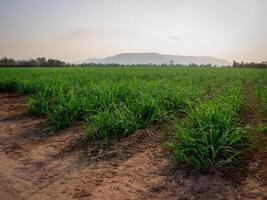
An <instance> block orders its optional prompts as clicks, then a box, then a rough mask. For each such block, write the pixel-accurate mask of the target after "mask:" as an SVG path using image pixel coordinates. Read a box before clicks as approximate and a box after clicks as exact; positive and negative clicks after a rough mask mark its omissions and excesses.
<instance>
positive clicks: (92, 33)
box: [0, 0, 267, 61]
mask: <svg viewBox="0 0 267 200" xmlns="http://www.w3.org/2000/svg"><path fill="white" fill-rule="evenodd" d="M124 52H158V53H162V54H174V55H191V56H214V57H218V58H224V59H227V60H229V61H232V60H237V61H241V60H243V61H262V60H267V0H0V57H3V56H8V57H12V58H35V57H39V56H45V57H51V58H58V59H62V60H65V61H79V60H84V59H87V58H94V57H105V56H112V55H114V54H117V53H124Z"/></svg>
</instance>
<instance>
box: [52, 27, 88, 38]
mask: <svg viewBox="0 0 267 200" xmlns="http://www.w3.org/2000/svg"><path fill="white" fill-rule="evenodd" d="M92 33H93V31H92V30H90V29H75V30H69V31H65V32H62V31H61V33H59V34H58V35H57V39H64V40H65V39H67V40H87V39H89V38H90V36H91V35H92Z"/></svg>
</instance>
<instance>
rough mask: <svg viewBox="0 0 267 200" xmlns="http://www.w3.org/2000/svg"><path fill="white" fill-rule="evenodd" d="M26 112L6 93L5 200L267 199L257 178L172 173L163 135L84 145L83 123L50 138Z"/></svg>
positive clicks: (0, 158)
mask: <svg viewBox="0 0 267 200" xmlns="http://www.w3.org/2000/svg"><path fill="white" fill-rule="evenodd" d="M26 110H27V105H26V101H25V98H24V97H23V96H21V95H18V94H8V93H0V199H1V200H22V199H27V200H51V199H59V200H60V199H62V200H63V199H64V200H68V199H93V200H95V199H103V200H108V199H113V200H124V199H138V200H139V199H158V200H159V199H212V200H213V199H267V192H266V185H264V181H261V179H257V178H256V177H255V176H248V177H247V178H246V179H244V180H243V181H242V183H240V184H236V183H234V182H233V181H231V180H229V179H228V180H227V179H226V178H224V177H223V176H221V174H219V173H213V174H206V175H197V174H190V173H188V172H187V171H186V170H185V169H174V168H173V167H172V165H171V158H170V155H169V153H168V152H167V150H165V149H164V148H163V147H162V146H163V145H162V144H163V142H164V139H163V138H164V137H163V135H164V132H165V130H163V129H162V128H159V127H156V126H155V127H152V128H150V129H145V130H139V131H137V132H136V133H135V134H133V135H131V136H129V137H127V138H123V139H120V140H113V141H111V142H110V143H109V144H103V143H100V142H98V143H97V142H89V144H88V143H87V144H86V145H84V144H82V142H81V138H82V137H83V134H84V130H83V126H82V125H81V124H77V125H75V126H73V127H72V128H69V129H67V130H64V131H62V132H60V133H58V134H56V135H49V134H47V131H46V128H45V127H46V126H47V124H46V121H45V120H44V119H41V118H37V117H33V116H30V115H28V114H27V112H26ZM260 164H262V163H258V164H257V166H258V165H260ZM257 166H256V168H255V170H260V169H262V168H259V167H257ZM265 167H266V166H265ZM255 174H257V173H255ZM260 174H261V173H260Z"/></svg>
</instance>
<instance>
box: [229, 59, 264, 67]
mask: <svg viewBox="0 0 267 200" xmlns="http://www.w3.org/2000/svg"><path fill="white" fill-rule="evenodd" d="M233 67H235V68H264V69H266V68H267V61H263V62H261V63H256V62H251V63H244V62H241V63H238V62H236V61H233Z"/></svg>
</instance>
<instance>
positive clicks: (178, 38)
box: [169, 35, 181, 40]
mask: <svg viewBox="0 0 267 200" xmlns="http://www.w3.org/2000/svg"><path fill="white" fill-rule="evenodd" d="M180 39H181V37H180V36H177V35H173V36H169V40H180Z"/></svg>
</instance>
